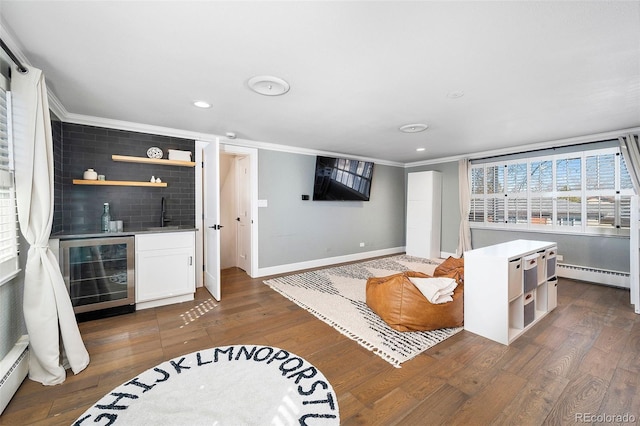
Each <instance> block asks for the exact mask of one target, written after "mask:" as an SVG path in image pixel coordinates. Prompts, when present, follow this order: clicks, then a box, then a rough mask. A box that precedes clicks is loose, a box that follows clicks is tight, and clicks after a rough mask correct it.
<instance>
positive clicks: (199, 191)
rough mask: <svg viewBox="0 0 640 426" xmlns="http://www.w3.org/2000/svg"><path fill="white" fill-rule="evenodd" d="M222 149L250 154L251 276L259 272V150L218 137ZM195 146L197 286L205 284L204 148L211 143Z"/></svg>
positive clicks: (232, 152) (253, 276) (199, 141)
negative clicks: (233, 143)
mask: <svg viewBox="0 0 640 426" xmlns="http://www.w3.org/2000/svg"><path fill="white" fill-rule="evenodd" d="M218 141H219V145H220V148H219V149H220V151H222V152H225V153H228V154H236V155H246V156H249V167H250V169H251V171H250V173H251V176H250V178H249V199H250V212H251V213H250V223H251V227H250V232H251V252H250V256H251V262H250V270H249V271H246V272H247V274H248V275H249V276H250V277H251V278H255V277H256V275H257V274H258V150H257V149H256V148H249V147H245V146H241V145H231V144H229V143H228V140H227V139H218ZM195 142H196V148H195V151H196V152H195V161H196V170H195V172H196V173H195V180H196V182H195V192H196V211H195V223H196V228H197V231H196V286H197V287H202V286H203V285H204V269H203V265H204V241H203V238H204V228H203V227H204V222H203V220H204V216H203V197H204V195H205V194H204V193H203V186H202V149H203V148H204V147H205V146H207V145H208V144H209V142H207V141H202V140H196V141H195Z"/></svg>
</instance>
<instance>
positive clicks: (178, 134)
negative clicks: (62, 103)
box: [59, 113, 220, 142]
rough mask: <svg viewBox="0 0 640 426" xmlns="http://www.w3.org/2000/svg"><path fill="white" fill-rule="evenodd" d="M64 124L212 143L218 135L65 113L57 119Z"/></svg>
mask: <svg viewBox="0 0 640 426" xmlns="http://www.w3.org/2000/svg"><path fill="white" fill-rule="evenodd" d="M59 118H60V120H62V121H63V122H65V123H72V124H82V125H85V126H95V127H106V128H109V129H117V130H127V131H130V132H138V133H150V134H153V135H162V136H170V137H174V138H182V139H193V140H198V141H204V142H213V141H215V140H216V139H217V138H220V135H214V134H208V133H199V132H193V131H190V130H182V129H174V128H171V127H162V126H153V125H149V124H141V123H134V122H131V121H124V120H113V119H110V118H100V117H93V116H89V115H82V114H74V113H67V114H66V115H65V116H63V117H59Z"/></svg>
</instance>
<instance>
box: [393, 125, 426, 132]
mask: <svg viewBox="0 0 640 426" xmlns="http://www.w3.org/2000/svg"><path fill="white" fill-rule="evenodd" d="M427 127H429V126H427V125H426V124H419V123H416V124H405V125H404V126H402V127H400V131H401V132H403V133H418V132H424V131H425V130H427Z"/></svg>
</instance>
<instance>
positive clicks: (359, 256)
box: [252, 247, 405, 278]
mask: <svg viewBox="0 0 640 426" xmlns="http://www.w3.org/2000/svg"><path fill="white" fill-rule="evenodd" d="M404 251H405V248H404V247H394V248H389V249H383V250H374V251H367V252H362V253H354V254H347V255H344V256H335V257H327V258H324V259H315V260H309V261H306V262H298V263H288V264H286V265H278V266H270V267H266V268H258V271H257V272H258V273H257V275H256V276H254V277H252V278H259V277H266V276H269V275H279V274H287V273H289V272H295V271H300V270H303V269H311V268H321V267H323V266H329V265H335V264H338V263H344V262H354V261H356V260H363V259H369V258H372V257H378V256H388V255H392V254H400V253H404Z"/></svg>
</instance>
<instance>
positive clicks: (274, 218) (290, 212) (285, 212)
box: [258, 150, 405, 268]
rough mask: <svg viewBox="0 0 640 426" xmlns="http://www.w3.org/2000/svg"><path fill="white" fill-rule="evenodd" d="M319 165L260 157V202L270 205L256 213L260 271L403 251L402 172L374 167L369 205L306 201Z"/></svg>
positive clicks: (303, 158) (287, 156) (309, 158)
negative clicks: (395, 249) (380, 251)
mask: <svg viewBox="0 0 640 426" xmlns="http://www.w3.org/2000/svg"><path fill="white" fill-rule="evenodd" d="M315 161H316V157H315V156H313V155H303V154H292V153H286V152H278V151H267V150H260V151H259V155H258V198H259V199H261V200H267V203H268V207H261V208H259V209H258V217H259V224H260V226H259V259H258V265H259V267H261V268H265V267H270V266H277V265H286V264H290V263H298V262H305V261H311V260H317V259H325V258H328V257H334V256H343V255H348V254H355V253H360V252H369V251H374V250H381V249H388V248H393V247H402V246H404V226H405V178H404V169H402V168H401V167H392V166H385V165H381V164H376V165H375V166H374V171H373V180H372V186H371V198H370V201H312V200H311V199H310V200H309V201H302V199H301V196H302V195H303V194H307V195H309V198H312V195H313V181H314V172H315ZM361 242H364V243H365V246H364V247H360V243H361Z"/></svg>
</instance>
